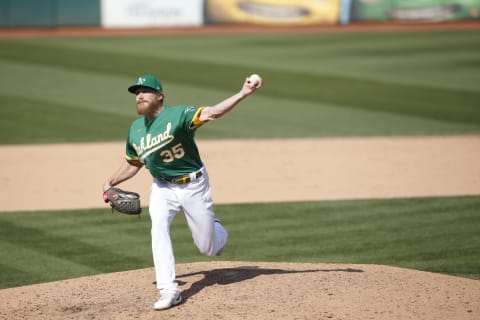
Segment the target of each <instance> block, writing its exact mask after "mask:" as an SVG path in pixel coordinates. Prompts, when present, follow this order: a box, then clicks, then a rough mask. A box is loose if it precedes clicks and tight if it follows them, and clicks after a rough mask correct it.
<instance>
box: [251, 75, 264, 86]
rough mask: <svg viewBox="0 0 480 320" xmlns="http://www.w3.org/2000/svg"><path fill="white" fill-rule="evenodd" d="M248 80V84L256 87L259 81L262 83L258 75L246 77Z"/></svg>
mask: <svg viewBox="0 0 480 320" xmlns="http://www.w3.org/2000/svg"><path fill="white" fill-rule="evenodd" d="M248 80H250V82H251V83H252V84H253V85H254V86H255V87H256V86H258V84H259V83H260V81H262V78H261V77H260V76H259V75H258V74H256V73H254V74H252V75H250V77H248Z"/></svg>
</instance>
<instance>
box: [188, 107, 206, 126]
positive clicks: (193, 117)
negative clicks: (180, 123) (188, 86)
mask: <svg viewBox="0 0 480 320" xmlns="http://www.w3.org/2000/svg"><path fill="white" fill-rule="evenodd" d="M204 108H205V107H187V108H186V109H185V124H186V127H187V128H188V129H191V130H194V129H197V128H199V127H201V126H202V125H203V124H204V123H205V122H204V121H202V120H200V114H201V113H202V110H203V109H204Z"/></svg>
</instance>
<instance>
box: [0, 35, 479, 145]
mask: <svg viewBox="0 0 480 320" xmlns="http://www.w3.org/2000/svg"><path fill="white" fill-rule="evenodd" d="M0 68H1V70H2V72H1V73H0V83H1V86H0V105H1V107H0V144H10V143H40V142H73V141H105V140H123V139H124V137H125V136H126V132H127V127H128V125H129V123H130V122H131V121H132V119H133V118H135V117H136V115H135V112H134V105H133V96H132V95H129V94H128V93H127V91H126V87H127V86H128V85H130V84H131V83H132V82H133V81H134V80H135V78H136V77H137V76H138V75H139V74H144V73H153V74H155V75H157V76H158V77H159V78H160V79H161V80H162V81H163V84H164V87H165V91H166V94H167V103H168V104H172V105H176V104H194V105H209V104H213V103H215V102H217V101H219V100H220V99H222V98H224V97H226V96H228V95H230V94H232V93H234V92H235V91H236V90H238V89H239V88H240V86H241V82H242V80H243V77H245V76H246V75H248V74H250V73H253V72H255V73H260V74H261V75H263V77H264V80H265V87H264V88H263V89H262V90H261V91H259V92H257V94H256V95H255V96H254V97H252V98H251V99H248V100H246V101H245V102H244V103H243V104H242V107H241V108H238V109H237V110H235V111H234V113H235V115H234V116H228V117H226V118H225V119H223V120H222V121H218V122H215V123H211V124H209V125H208V126H205V127H204V128H202V129H201V130H200V131H199V137H200V138H206V139H207V138H256V137H262V138H268V137H306V136H308V137H319V136H355V135H421V134H422V135H423V134H425V135H437V134H465V133H479V132H480V105H479V103H478V102H479V101H480V86H479V85H478V84H479V83H480V33H479V32H477V31H451V32H416V33H407V32H393V33H389V32H377V33H353V34H350V33H318V34H277V35H275V34H273V35H272V34H269V35H264V34H263V35H262V34H255V35H254V34H251V35H215V36H213V35H192V36H185V35H184V36H156V37H153V36H151V37H140V36H135V37H112V38H104V37H101V38H91V37H85V38H42V39H38V38H32V39H0Z"/></svg>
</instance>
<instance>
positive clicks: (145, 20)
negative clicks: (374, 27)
mask: <svg viewBox="0 0 480 320" xmlns="http://www.w3.org/2000/svg"><path fill="white" fill-rule="evenodd" d="M479 11H480V0H415V1H412V0H83V1H77V0H0V27H65V26H102V27H105V28H123V27H128V28H130V27H159V26H202V25H205V24H219V23H238V24H262V25H270V26H277V25H318V24H348V23H351V22H387V21H390V22H391V21H399V22H440V21H458V20H471V19H479Z"/></svg>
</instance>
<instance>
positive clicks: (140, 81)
mask: <svg viewBox="0 0 480 320" xmlns="http://www.w3.org/2000/svg"><path fill="white" fill-rule="evenodd" d="M145 81H146V79H145V78H142V77H140V78H138V80H137V84H143V83H144V82H145Z"/></svg>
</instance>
